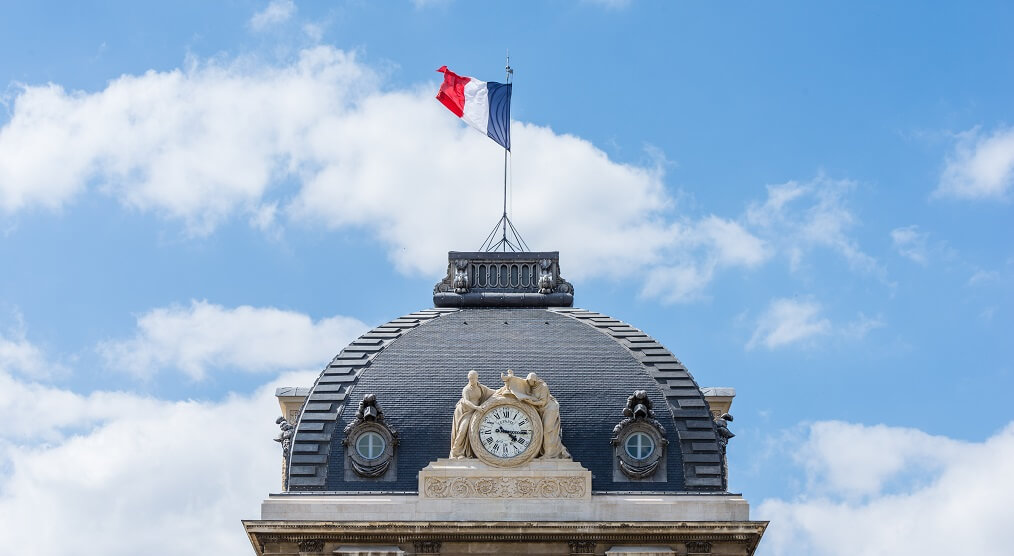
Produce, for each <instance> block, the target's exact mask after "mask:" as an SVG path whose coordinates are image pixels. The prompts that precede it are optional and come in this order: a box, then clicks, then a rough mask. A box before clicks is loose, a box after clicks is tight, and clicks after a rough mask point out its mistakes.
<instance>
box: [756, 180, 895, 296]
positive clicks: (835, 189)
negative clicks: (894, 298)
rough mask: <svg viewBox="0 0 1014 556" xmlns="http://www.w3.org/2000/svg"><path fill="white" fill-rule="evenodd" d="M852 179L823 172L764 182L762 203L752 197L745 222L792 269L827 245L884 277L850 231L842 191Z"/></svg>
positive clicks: (849, 186) (854, 220)
mask: <svg viewBox="0 0 1014 556" xmlns="http://www.w3.org/2000/svg"><path fill="white" fill-rule="evenodd" d="M855 186H856V184H855V183H854V182H851V181H848V180H832V179H829V178H827V177H825V176H823V175H820V176H817V178H815V179H813V180H811V181H809V182H805V183H800V182H796V181H790V182H787V183H784V184H781V185H769V186H768V188H767V189H768V196H767V199H766V200H765V201H764V202H763V203H751V204H750V206H749V207H748V208H747V211H746V218H745V220H746V223H747V224H748V225H750V226H752V227H754V229H755V233H756V234H757V235H759V236H760V237H762V238H764V239H766V240H767V241H769V242H770V243H771V244H772V245H774V246H776V247H777V248H778V249H779V250H780V251H781V252H783V253H785V254H786V255H787V256H788V258H789V261H790V264H791V266H792V268H793V269H798V268H799V267H800V266H801V265H802V263H803V259H804V257H805V256H806V254H807V253H808V252H809V251H811V250H813V249H815V248H823V249H830V250H832V251H835V252H837V253H838V254H839V255H841V256H842V257H843V258H844V259H845V260H846V261H847V262H848V264H849V266H850V267H851V268H852V269H854V270H856V271H859V272H862V273H866V274H872V275H876V276H879V277H881V278H883V277H884V275H885V273H884V270H883V268H881V266H880V264H879V263H878V262H877V260H876V259H874V258H873V257H872V256H870V255H868V254H867V253H865V252H864V251H863V250H862V249H861V248H860V247H859V243H858V242H857V241H856V240H855V239H854V238H852V237H851V236H850V235H849V233H850V231H851V229H852V228H853V227H855V226H856V224H857V223H858V219H857V218H856V216H855V214H853V212H852V211H851V210H850V209H849V207H848V203H847V200H846V195H847V194H848V193H849V192H850V191H852V190H853V189H854V188H855Z"/></svg>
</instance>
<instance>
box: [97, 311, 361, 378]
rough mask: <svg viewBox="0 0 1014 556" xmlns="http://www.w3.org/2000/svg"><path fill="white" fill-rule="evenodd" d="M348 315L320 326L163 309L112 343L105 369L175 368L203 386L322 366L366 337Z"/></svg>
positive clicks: (298, 316) (255, 314)
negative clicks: (220, 373) (235, 375)
mask: <svg viewBox="0 0 1014 556" xmlns="http://www.w3.org/2000/svg"><path fill="white" fill-rule="evenodd" d="M367 328H368V327H367V326H366V325H365V324H363V323H362V322H360V321H358V320H356V319H353V318H350V317H343V316H335V317H331V318H326V319H321V320H319V321H317V322H314V321H313V320H312V319H311V318H310V317H308V316H307V315H304V314H302V313H296V312H292V311H283V310H280V309H274V308H270V307H269V308H258V307H250V306H247V305H244V306H240V307H236V308H232V309H229V308H225V307H222V306H220V305H214V304H211V303H208V302H206V301H192V302H191V304H190V306H189V307H166V308H158V309H153V310H151V311H149V312H148V313H146V314H144V315H141V316H140V317H139V318H138V319H137V333H136V334H135V336H134V337H133V338H131V339H128V340H119V341H107V342H104V343H102V344H101V345H100V346H99V353H100V354H101V355H102V356H103V357H104V358H105V360H106V362H107V364H108V365H109V366H110V367H112V368H115V369H119V370H123V371H126V372H129V373H131V374H134V375H138V376H150V375H152V374H154V373H155V372H157V371H158V370H160V369H165V368H176V369H179V370H180V371H182V372H183V373H185V374H187V375H189V376H190V377H191V378H193V379H196V380H199V379H201V378H203V377H204V376H205V374H206V373H207V372H208V370H209V369H212V368H234V369H237V370H240V371H245V372H269V371H279V370H293V369H301V368H307V367H317V366H319V365H320V364H321V362H323V361H327V360H329V359H330V358H331V357H333V356H334V354H335V353H338V351H339V350H340V349H341V348H342V347H344V346H345V345H346V344H348V343H349V342H350V341H352V340H353V339H354V338H355V337H356V336H358V335H359V334H361V333H363V332H365V331H366V330H367Z"/></svg>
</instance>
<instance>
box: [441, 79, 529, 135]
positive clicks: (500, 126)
mask: <svg viewBox="0 0 1014 556" xmlns="http://www.w3.org/2000/svg"><path fill="white" fill-rule="evenodd" d="M437 71H439V72H440V73H443V74H444V82H443V84H441V85H440V92H439V93H437V100H439V101H440V102H441V103H443V105H444V106H446V107H447V109H448V110H450V111H451V112H454V114H455V115H456V116H457V117H459V118H461V119H462V120H464V121H465V123H467V124H468V125H470V126H472V127H474V128H475V129H478V130H479V131H481V132H483V133H485V134H486V135H488V136H489V138H490V139H492V140H494V141H496V142H497V143H500V145H501V146H502V147H503V148H505V149H507V150H508V151H509V150H511V85H510V83H507V84H504V83H493V82H491V81H490V82H486V81H479V80H478V79H475V78H474V77H465V76H462V75H458V74H456V73H454V72H453V71H451V70H449V69H447V66H442V67H441V68H440V69H438V70H437Z"/></svg>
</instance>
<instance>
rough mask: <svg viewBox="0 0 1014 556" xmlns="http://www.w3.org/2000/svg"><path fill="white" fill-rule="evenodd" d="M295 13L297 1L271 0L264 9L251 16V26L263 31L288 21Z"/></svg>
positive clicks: (255, 29)
mask: <svg viewBox="0 0 1014 556" xmlns="http://www.w3.org/2000/svg"><path fill="white" fill-rule="evenodd" d="M294 13H296V3H295V2H293V0H271V3H269V4H268V5H267V6H266V7H265V8H264V9H263V10H261V11H259V12H257V13H255V14H254V15H253V17H251V18H250V28H251V29H253V30H254V31H263V30H264V29H267V28H268V27H271V26H272V25H277V24H279V23H284V22H286V21H288V20H289V18H291V17H292V14H294Z"/></svg>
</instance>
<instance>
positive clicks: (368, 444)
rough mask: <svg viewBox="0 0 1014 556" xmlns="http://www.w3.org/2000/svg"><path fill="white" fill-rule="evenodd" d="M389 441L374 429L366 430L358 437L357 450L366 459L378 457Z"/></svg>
mask: <svg viewBox="0 0 1014 556" xmlns="http://www.w3.org/2000/svg"><path fill="white" fill-rule="evenodd" d="M386 447H387V442H386V441H385V440H384V437H383V436H381V435H380V434H378V433H375V432H373V431H366V432H364V433H363V434H361V435H359V438H357V439H356V451H357V452H359V455H360V456H362V457H363V458H364V459H368V460H371V459H377V458H379V457H380V456H381V455H382V454H383V453H384V448H386Z"/></svg>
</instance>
